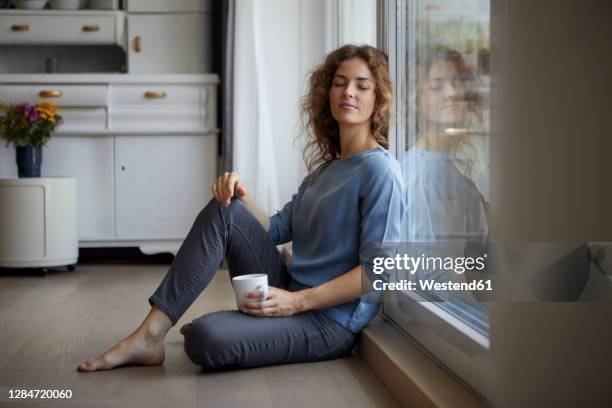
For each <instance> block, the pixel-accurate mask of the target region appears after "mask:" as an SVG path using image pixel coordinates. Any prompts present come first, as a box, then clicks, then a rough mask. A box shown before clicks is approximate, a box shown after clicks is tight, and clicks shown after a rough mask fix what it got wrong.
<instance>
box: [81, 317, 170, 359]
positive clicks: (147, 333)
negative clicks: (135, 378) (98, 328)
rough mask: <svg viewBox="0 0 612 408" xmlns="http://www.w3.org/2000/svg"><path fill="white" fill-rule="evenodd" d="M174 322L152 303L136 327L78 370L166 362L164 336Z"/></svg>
mask: <svg viewBox="0 0 612 408" xmlns="http://www.w3.org/2000/svg"><path fill="white" fill-rule="evenodd" d="M171 327H172V322H171V320H170V318H169V317H168V316H166V315H165V314H164V313H163V312H162V311H161V310H160V309H159V308H157V307H156V306H153V307H152V308H151V310H150V312H149V314H148V316H147V317H146V318H145V320H144V321H143V322H142V324H141V325H140V327H138V329H136V331H135V332H134V333H132V334H130V335H129V336H128V337H126V338H125V339H123V340H121V341H120V342H119V343H117V345H115V346H114V347H113V348H111V349H110V350H108V351H107V352H106V353H104V354H102V355H101V356H98V357H92V358H90V359H88V360H87V361H85V362H84V363H82V364H81V365H79V367H78V370H79V371H97V370H110V369H112V368H115V367H118V366H122V365H128V364H132V365H160V364H162V363H163V362H164V357H165V352H164V338H165V337H166V333H168V330H170V328H171Z"/></svg>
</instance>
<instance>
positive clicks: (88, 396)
mask: <svg viewBox="0 0 612 408" xmlns="http://www.w3.org/2000/svg"><path fill="white" fill-rule="evenodd" d="M167 268H168V267H167V266H166V265H91V264H89V265H81V266H79V267H78V269H77V270H76V271H74V272H67V271H64V270H62V271H57V272H55V271H52V272H51V273H50V274H49V275H48V276H46V277H44V278H42V277H38V276H33V275H29V276H16V275H14V274H12V275H8V274H5V273H3V274H0V391H1V393H0V408H4V407H9V406H15V407H20V408H25V407H47V406H57V407H64V406H67V407H70V406H74V407H81V406H82V407H136V406H142V407H228V408H230V407H231V408H233V407H248V408H257V407H278V408H280V407H292V408H295V407H308V408H323V407H334V408H340V407H397V406H398V405H397V403H396V402H395V400H393V398H392V397H391V395H390V394H389V393H388V391H387V390H386V388H385V387H384V386H383V385H382V384H381V383H380V381H378V379H377V378H376V377H375V376H374V375H373V374H372V372H371V371H370V369H369V368H368V367H367V366H366V365H365V364H364V363H363V362H362V361H361V359H360V358H359V357H357V356H355V355H353V356H350V357H346V358H342V359H338V360H333V361H325V362H319V363H308V364H292V365H284V366H274V367H264V368H257V369H249V370H239V371H231V372H222V373H203V372H201V371H200V369H199V367H198V366H196V365H194V364H193V363H191V361H189V359H188V358H187V356H186V355H185V353H184V351H183V340H182V336H181V335H180V334H179V332H178V328H180V327H181V325H182V324H183V323H186V322H190V321H191V320H192V319H194V318H196V317H198V316H200V315H202V314H204V313H207V312H211V311H214V310H221V309H231V308H234V301H233V295H232V292H231V287H230V284H229V278H228V274H227V271H225V270H220V271H219V273H218V274H217V276H216V277H215V279H214V280H213V282H212V283H211V285H210V286H209V287H208V288H207V289H206V290H205V291H204V293H203V294H202V295H201V296H200V297H199V298H198V299H197V300H196V302H195V303H194V304H193V305H192V306H191V308H190V309H189V310H188V311H187V313H186V314H185V315H184V316H183V318H182V319H181V320H180V321H179V323H178V324H177V325H176V326H175V328H173V329H172V330H171V331H170V333H169V335H168V337H167V338H166V361H165V363H164V365H163V366H157V367H123V368H119V369H116V370H112V371H106V372H96V373H81V372H78V371H76V367H77V366H78V364H79V363H80V362H82V361H83V360H85V359H86V358H87V357H90V356H91V355H93V354H96V355H97V354H99V353H100V352H102V351H104V350H106V349H107V348H109V347H110V346H112V345H114V344H115V343H116V342H117V341H119V340H120V339H122V338H123V337H125V336H126V335H128V334H129V333H131V332H132V331H133V330H134V329H135V328H136V327H137V326H138V324H140V322H141V321H142V319H143V318H144V316H145V315H146V313H147V312H148V310H149V304H148V302H147V299H148V297H149V296H150V294H151V293H153V291H154V290H155V289H156V288H157V286H158V284H159V282H161V279H162V278H163V276H164V274H165V273H166V270H167ZM12 388H18V389H28V388H36V389H70V390H72V394H73V397H72V399H71V400H55V401H53V400H46V401H45V402H42V401H40V400H39V401H37V402H25V401H19V402H16V403H10V402H7V401H8V398H7V395H8V391H7V390H8V389H12Z"/></svg>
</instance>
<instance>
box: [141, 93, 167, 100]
mask: <svg viewBox="0 0 612 408" xmlns="http://www.w3.org/2000/svg"><path fill="white" fill-rule="evenodd" d="M144 96H145V98H147V99H164V98H165V97H166V96H168V95H167V94H166V93H165V92H164V91H159V92H153V91H147V92H145V94H144Z"/></svg>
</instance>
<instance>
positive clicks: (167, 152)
mask: <svg viewBox="0 0 612 408" xmlns="http://www.w3.org/2000/svg"><path fill="white" fill-rule="evenodd" d="M216 139H217V138H216V136H215V135H207V136H205V135H193V136H186V135H183V136H181V135H167V136H119V137H117V138H116V146H115V151H116V163H115V174H116V182H117V186H116V191H117V236H118V237H121V238H127V239H141V238H147V237H157V238H163V239H184V238H185V236H187V233H188V232H189V229H190V228H191V225H192V224H193V221H194V220H195V217H196V215H197V214H198V213H199V211H200V210H201V209H202V208H203V207H204V205H205V204H206V203H207V202H208V201H209V200H210V199H211V198H212V195H211V193H210V185H211V183H212V179H211V177H213V176H214V174H215V172H216V160H215V154H214V153H213V152H215V151H216V145H217V143H216ZM211 153H213V154H211Z"/></svg>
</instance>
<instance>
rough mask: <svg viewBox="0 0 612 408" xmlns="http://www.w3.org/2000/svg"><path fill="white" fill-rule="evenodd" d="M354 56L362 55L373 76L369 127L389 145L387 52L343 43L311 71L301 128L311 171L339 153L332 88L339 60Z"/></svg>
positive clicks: (389, 80) (305, 153) (389, 109)
mask: <svg viewBox="0 0 612 408" xmlns="http://www.w3.org/2000/svg"><path fill="white" fill-rule="evenodd" d="M352 58H360V59H362V60H363V61H364V62H365V63H366V64H367V66H368V68H369V69H370V72H371V73H372V75H373V76H374V82H375V92H376V102H375V104H374V113H373V114H372V121H371V126H370V129H371V131H372V134H373V135H374V138H375V139H376V141H377V142H378V144H380V145H381V146H383V147H384V148H385V149H388V148H389V139H388V134H389V120H390V115H391V104H392V101H393V83H392V82H391V79H390V77H389V60H388V58H387V55H386V54H385V53H384V52H382V51H380V50H378V49H376V48H374V47H371V46H369V45H362V46H357V45H350V44H348V45H344V46H342V47H340V48H338V49H337V50H335V51H332V52H331V53H330V54H329V55H327V57H326V58H325V61H324V62H323V63H322V64H321V65H319V66H318V67H316V68H315V69H314V70H313V71H312V72H311V73H310V85H309V90H308V93H307V94H306V95H305V96H304V97H303V99H302V104H301V108H302V129H303V133H304V136H305V138H306V146H305V148H304V153H303V159H304V163H305V164H306V167H307V169H308V172H309V173H310V172H312V171H313V170H314V169H315V168H316V167H317V166H318V165H319V164H321V163H327V162H330V161H332V160H334V159H335V158H336V157H337V156H338V155H339V154H340V130H339V127H338V122H337V121H336V119H334V117H333V116H332V113H331V107H330V106H329V90H330V88H331V85H332V81H333V79H334V75H335V74H336V70H337V69H338V67H339V66H340V64H341V63H342V62H343V61H346V60H349V59H352Z"/></svg>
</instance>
